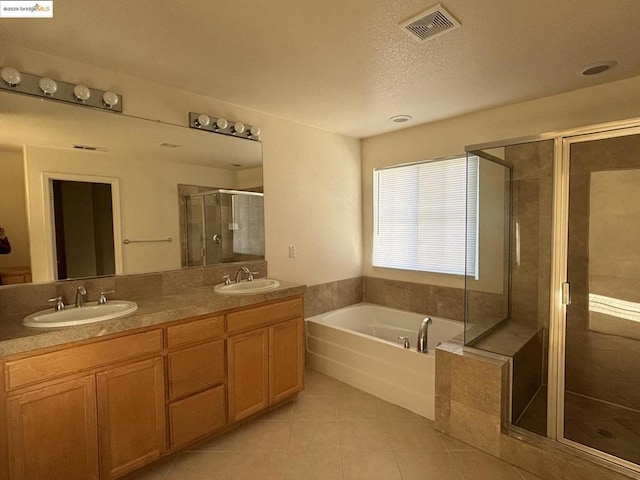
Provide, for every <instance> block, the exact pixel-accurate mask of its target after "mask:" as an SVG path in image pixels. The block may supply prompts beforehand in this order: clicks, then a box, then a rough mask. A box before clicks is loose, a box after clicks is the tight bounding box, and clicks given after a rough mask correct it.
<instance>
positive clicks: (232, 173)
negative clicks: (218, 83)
mask: <svg viewBox="0 0 640 480" xmlns="http://www.w3.org/2000/svg"><path fill="white" fill-rule="evenodd" d="M0 105H2V108H1V109H0V165H1V166H2V174H1V175H0V225H1V226H2V227H3V228H4V230H5V232H6V235H7V238H8V239H9V241H10V243H11V252H10V253H8V254H2V255H0V278H2V279H3V282H2V283H3V284H4V285H7V284H10V283H19V282H29V281H33V282H45V281H53V280H59V279H65V278H79V277H93V276H100V275H113V274H133V273H143V272H155V271H163V270H174V269H179V268H182V267H189V266H202V265H211V264H215V263H225V262H233V261H241V260H248V259H262V258H264V211H263V202H262V200H263V198H262V191H263V190H262V144H261V143H260V142H256V141H252V140H247V139H243V138H236V137H231V136H226V135H219V134H215V133H211V132H205V131H199V130H196V129H190V128H188V127H185V126H179V125H171V124H166V123H161V122H154V121H151V120H146V119H141V118H135V117H130V116H126V115H122V114H114V113H110V112H104V111H99V110H94V109H91V108H83V107H80V106H73V105H67V104H63V103H57V102H53V101H47V100H42V99H39V98H35V97H29V96H25V95H18V94H12V93H6V92H0ZM186 116H187V112H185V120H186Z"/></svg>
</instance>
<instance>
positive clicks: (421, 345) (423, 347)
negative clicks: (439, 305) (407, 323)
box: [417, 317, 433, 353]
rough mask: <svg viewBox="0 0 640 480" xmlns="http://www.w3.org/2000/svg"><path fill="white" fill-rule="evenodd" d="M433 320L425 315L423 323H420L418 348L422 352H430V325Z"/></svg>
mask: <svg viewBox="0 0 640 480" xmlns="http://www.w3.org/2000/svg"><path fill="white" fill-rule="evenodd" d="M432 323H433V321H432V320H431V318H429V317H425V318H424V320H422V325H420V330H418V347H417V350H418V351H419V352H422V353H428V352H429V348H428V338H429V325H430V324H432Z"/></svg>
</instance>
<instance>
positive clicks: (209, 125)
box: [189, 112, 260, 142]
mask: <svg viewBox="0 0 640 480" xmlns="http://www.w3.org/2000/svg"><path fill="white" fill-rule="evenodd" d="M189 127H191V128H197V129H198V130H206V131H208V132H213V133H222V134H223V135H232V136H234V137H238V138H243V139H246V140H253V141H256V142H257V141H259V140H260V139H259V135H260V128H258V127H257V126H255V125H253V126H251V125H245V124H244V123H243V122H235V121H231V122H230V121H228V120H227V119H226V118H223V117H217V118H216V117H213V116H210V115H207V114H205V113H194V112H189Z"/></svg>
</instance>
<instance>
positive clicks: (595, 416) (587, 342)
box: [563, 133, 640, 464]
mask: <svg viewBox="0 0 640 480" xmlns="http://www.w3.org/2000/svg"><path fill="white" fill-rule="evenodd" d="M618 135H619V133H618ZM639 238H640V135H627V136H618V137H615V138H601V139H593V140H589V141H576V142H575V143H571V148H570V157H569V235H568V261H567V278H568V280H569V282H570V285H571V303H570V305H569V306H568V307H567V317H566V333H565V372H564V420H563V430H564V432H563V436H564V438H565V439H568V440H571V441H573V442H577V443H580V444H583V445H586V446H587V447H591V448H593V449H596V450H600V451H602V452H605V453H607V454H610V455H613V456H615V457H618V458H621V459H623V460H626V461H629V462H632V463H635V464H640V449H639V448H638V445H640V388H639V386H640V246H639V244H638V239H639Z"/></svg>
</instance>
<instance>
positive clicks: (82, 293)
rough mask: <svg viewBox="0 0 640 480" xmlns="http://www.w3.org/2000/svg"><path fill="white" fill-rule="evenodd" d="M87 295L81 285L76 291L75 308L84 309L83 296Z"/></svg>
mask: <svg viewBox="0 0 640 480" xmlns="http://www.w3.org/2000/svg"><path fill="white" fill-rule="evenodd" d="M86 294H87V290H86V289H85V288H84V287H83V286H82V285H81V286H79V287H78V290H77V291H76V307H78V308H80V307H84V296H85V295H86Z"/></svg>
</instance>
